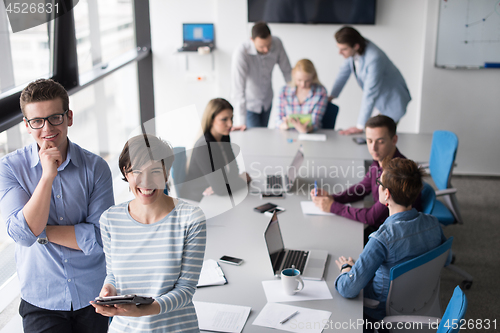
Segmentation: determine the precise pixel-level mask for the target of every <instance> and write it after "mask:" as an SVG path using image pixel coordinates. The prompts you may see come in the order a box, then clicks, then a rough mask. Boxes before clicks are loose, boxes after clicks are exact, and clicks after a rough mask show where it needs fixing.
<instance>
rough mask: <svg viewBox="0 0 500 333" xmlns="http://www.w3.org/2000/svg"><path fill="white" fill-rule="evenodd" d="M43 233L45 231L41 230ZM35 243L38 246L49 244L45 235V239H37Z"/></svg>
mask: <svg viewBox="0 0 500 333" xmlns="http://www.w3.org/2000/svg"><path fill="white" fill-rule="evenodd" d="M43 232H45V229H43ZM43 232H42V233H43ZM36 241H37V242H38V243H39V244H42V245H45V244H47V243H48V242H49V239H48V238H47V234H45V237H38V239H37V240H36Z"/></svg>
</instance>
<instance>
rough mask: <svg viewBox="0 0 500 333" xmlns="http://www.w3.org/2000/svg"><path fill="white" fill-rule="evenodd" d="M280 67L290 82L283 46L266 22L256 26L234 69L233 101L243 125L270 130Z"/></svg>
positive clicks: (236, 56) (238, 52)
mask: <svg viewBox="0 0 500 333" xmlns="http://www.w3.org/2000/svg"><path fill="white" fill-rule="evenodd" d="M276 64H278V65H279V66H280V69H281V72H282V73H283V76H284V78H285V81H286V82H290V81H291V79H292V67H291V66H290V61H289V60H288V56H287V55H286V52H285V49H284V48H283V43H282V42H281V40H280V39H279V38H278V37H275V36H271V31H270V30H269V27H268V26H267V24H266V23H265V22H257V23H255V25H254V26H253V27H252V37H251V38H250V40H248V41H246V42H244V43H243V44H242V45H241V46H240V47H238V48H237V49H236V51H235V52H234V54H233V60H232V70H231V85H232V87H231V89H232V99H233V102H234V106H235V107H236V109H239V112H240V115H241V121H240V123H241V125H239V126H234V127H233V130H238V129H242V130H244V129H245V128H246V127H249V128H250V127H267V124H268V122H269V115H270V114H271V105H272V102H273V88H272V73H273V68H274V65H276Z"/></svg>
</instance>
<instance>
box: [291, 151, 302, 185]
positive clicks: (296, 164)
mask: <svg viewBox="0 0 500 333" xmlns="http://www.w3.org/2000/svg"><path fill="white" fill-rule="evenodd" d="M303 162H304V152H303V151H302V147H301V148H299V150H297V153H296V154H295V157H294V158H293V161H292V165H291V166H289V167H288V181H289V183H290V184H293V182H294V181H295V178H297V173H298V172H299V168H300V166H301V165H302V163H303Z"/></svg>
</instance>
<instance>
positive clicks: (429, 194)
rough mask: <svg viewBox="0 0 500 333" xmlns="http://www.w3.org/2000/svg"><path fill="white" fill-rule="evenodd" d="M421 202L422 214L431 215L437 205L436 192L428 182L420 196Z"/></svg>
mask: <svg viewBox="0 0 500 333" xmlns="http://www.w3.org/2000/svg"><path fill="white" fill-rule="evenodd" d="M420 202H421V204H422V213H425V214H431V215H432V210H433V209H434V206H435V205H436V192H435V191H434V189H433V188H432V186H430V185H429V184H427V183H426V182H424V187H423V188H422V192H421V194H420Z"/></svg>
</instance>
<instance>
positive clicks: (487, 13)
mask: <svg viewBox="0 0 500 333" xmlns="http://www.w3.org/2000/svg"><path fill="white" fill-rule="evenodd" d="M439 1H440V6H439V23H438V36H437V47H436V62H435V65H436V67H445V68H488V67H496V68H499V67H500V0H439Z"/></svg>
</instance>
